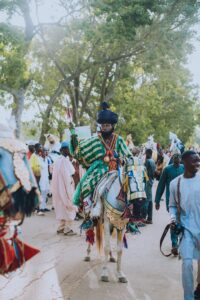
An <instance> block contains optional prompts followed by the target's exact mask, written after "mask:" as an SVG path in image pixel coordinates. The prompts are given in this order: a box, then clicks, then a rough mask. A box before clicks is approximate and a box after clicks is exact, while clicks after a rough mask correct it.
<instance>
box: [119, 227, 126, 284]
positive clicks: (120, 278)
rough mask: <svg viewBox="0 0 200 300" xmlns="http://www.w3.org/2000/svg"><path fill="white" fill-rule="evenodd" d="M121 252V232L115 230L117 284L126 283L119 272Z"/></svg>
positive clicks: (123, 276) (124, 277)
mask: <svg viewBox="0 0 200 300" xmlns="http://www.w3.org/2000/svg"><path fill="white" fill-rule="evenodd" d="M122 250H123V230H119V229H117V276H118V279H119V282H122V283H126V282H127V279H126V276H125V275H124V274H123V272H122V270H121V260H122Z"/></svg>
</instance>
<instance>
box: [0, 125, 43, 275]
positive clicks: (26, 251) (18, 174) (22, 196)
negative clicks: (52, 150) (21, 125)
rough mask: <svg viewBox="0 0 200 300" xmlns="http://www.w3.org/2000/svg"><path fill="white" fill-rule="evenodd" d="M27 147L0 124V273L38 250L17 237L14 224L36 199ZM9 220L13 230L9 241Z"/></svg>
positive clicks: (29, 212)
mask: <svg viewBox="0 0 200 300" xmlns="http://www.w3.org/2000/svg"><path fill="white" fill-rule="evenodd" d="M26 151H27V150H26V145H25V144H23V143H22V142H20V141H19V140H17V139H16V138H15V137H14V134H13V133H12V131H11V130H10V129H9V128H8V127H7V126H6V125H3V124H0V237H1V238H0V257H1V263H0V274H5V273H8V272H11V271H13V270H15V269H17V268H18V267H19V266H21V265H22V264H23V263H24V262H25V261H26V260H27V259H30V258H31V257H32V256H33V255H35V254H37V253H38V252H39V250H37V249H35V248H32V247H31V246H29V245H26V244H25V243H23V242H22V241H20V240H19V239H18V238H17V225H21V224H22V223H23V220H24V217H25V216H30V215H31V213H32V212H33V211H34V210H35V207H36V206H37V205H38V199H39V191H38V188H37V183H36V180H35V177H34V175H33V173H32V170H31V168H30V166H29V163H28V159H27V157H26ZM12 222H13V224H14V233H13V236H11V237H10V238H9V240H10V241H8V238H7V235H8V234H9V228H10V224H12ZM10 242H11V243H10Z"/></svg>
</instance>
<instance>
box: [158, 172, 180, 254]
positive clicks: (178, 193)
mask: <svg viewBox="0 0 200 300" xmlns="http://www.w3.org/2000/svg"><path fill="white" fill-rule="evenodd" d="M180 183H181V177H179V178H178V183H177V201H176V205H177V221H178V224H180V221H181V203H180V202H181V197H180V196H181V194H180ZM170 227H171V223H170V224H168V225H167V226H166V227H165V229H164V232H163V234H162V236H161V238H160V252H161V253H162V254H163V255H164V256H165V257H169V256H171V255H172V253H171V252H170V253H169V254H165V253H164V252H163V250H162V244H163V241H164V239H165V237H166V235H167V233H168V231H169V229H170ZM181 239H182V238H181ZM181 239H180V241H181ZM179 243H180V242H179Z"/></svg>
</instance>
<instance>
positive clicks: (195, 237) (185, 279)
mask: <svg viewBox="0 0 200 300" xmlns="http://www.w3.org/2000/svg"><path fill="white" fill-rule="evenodd" d="M182 160H183V163H184V167H185V171H184V174H183V175H180V176H179V177H177V178H175V179H174V180H173V181H172V182H171V184H170V204H169V212H170V215H171V221H172V223H173V224H175V223H177V222H178V219H179V216H178V211H179V209H178V205H177V203H178V198H179V199H180V224H181V226H182V227H183V230H184V231H183V237H182V240H181V243H180V247H179V250H180V255H181V258H182V284H183V289H184V300H194V299H200V298H199V296H200V295H196V292H197V290H196V291H195V293H194V280H193V259H195V260H198V261H199V260H200V173H199V166H200V158H199V155H198V154H197V153H196V152H194V151H186V152H184V153H183V155H182ZM179 178H180V179H179ZM179 180H180V185H179V186H180V188H179V192H180V193H179V195H180V197H178V182H179ZM198 265H199V264H198ZM197 297H198V298H197Z"/></svg>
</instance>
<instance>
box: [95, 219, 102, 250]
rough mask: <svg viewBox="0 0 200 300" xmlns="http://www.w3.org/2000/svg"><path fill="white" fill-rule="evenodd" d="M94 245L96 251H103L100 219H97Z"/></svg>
mask: <svg viewBox="0 0 200 300" xmlns="http://www.w3.org/2000/svg"><path fill="white" fill-rule="evenodd" d="M96 245H97V249H98V251H99V252H100V253H101V252H102V250H103V222H102V218H101V217H100V218H99V219H98V221H97V225H96Z"/></svg>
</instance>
